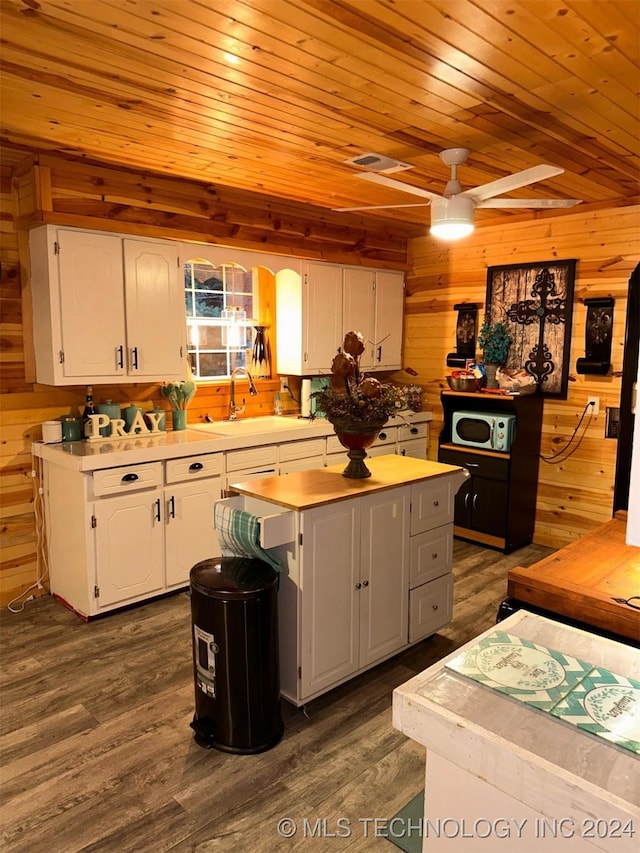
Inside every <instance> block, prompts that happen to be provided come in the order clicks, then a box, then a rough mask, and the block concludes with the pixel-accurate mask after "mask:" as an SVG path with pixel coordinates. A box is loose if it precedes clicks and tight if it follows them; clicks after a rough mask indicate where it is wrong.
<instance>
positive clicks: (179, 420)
mask: <svg viewBox="0 0 640 853" xmlns="http://www.w3.org/2000/svg"><path fill="white" fill-rule="evenodd" d="M171 425H172V426H173V429H174V431H175V430H179V429H186V428H187V410H186V409H172V410H171Z"/></svg>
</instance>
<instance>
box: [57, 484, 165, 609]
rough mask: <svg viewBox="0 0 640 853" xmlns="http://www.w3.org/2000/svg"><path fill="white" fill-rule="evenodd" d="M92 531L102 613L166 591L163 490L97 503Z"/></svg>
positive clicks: (99, 603) (96, 584) (95, 594)
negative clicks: (125, 603) (119, 605)
mask: <svg viewBox="0 0 640 853" xmlns="http://www.w3.org/2000/svg"><path fill="white" fill-rule="evenodd" d="M91 525H92V529H93V531H94V533H95V557H96V565H95V578H96V582H95V586H94V598H95V601H96V604H97V606H98V608H99V609H101V610H102V609H104V608H107V607H112V606H114V605H116V604H122V603H123V602H126V601H129V600H134V599H137V598H140V596H145V597H146V596H148V595H150V594H153V593H155V592H159V591H160V590H161V589H162V588H163V586H164V530H163V525H162V506H161V491H160V490H159V489H150V490H146V491H141V492H134V493H133V494H127V495H124V496H122V497H119V498H106V499H105V500H102V501H97V502H96V503H95V504H94V506H93V513H92V517H91ZM52 591H54V590H53V589H52ZM70 603H73V602H70ZM87 615H90V614H87Z"/></svg>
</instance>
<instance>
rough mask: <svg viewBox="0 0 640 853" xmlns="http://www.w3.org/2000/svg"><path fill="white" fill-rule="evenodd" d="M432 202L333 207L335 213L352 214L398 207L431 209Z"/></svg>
mask: <svg viewBox="0 0 640 853" xmlns="http://www.w3.org/2000/svg"><path fill="white" fill-rule="evenodd" d="M430 203H431V202H428V201H424V202H422V203H418V204H368V205H367V206H366V207H332V208H331V210H332V211H333V212H334V213H351V212H352V211H356V210H393V209H394V208H397V207H429V205H430Z"/></svg>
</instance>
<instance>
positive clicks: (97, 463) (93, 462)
mask: <svg viewBox="0 0 640 853" xmlns="http://www.w3.org/2000/svg"><path fill="white" fill-rule="evenodd" d="M431 419H432V413H431V412H411V411H407V412H402V415H398V416H395V417H393V418H391V419H390V420H389V421H388V423H387V426H396V425H398V426H402V425H404V424H412V423H425V422H428V421H430V420H431ZM250 424H253V425H254V426H255V428H253V427H252V426H250ZM235 426H237V431H236V430H235V429H234V427H235ZM216 429H220V430H224V434H223V433H222V432H220V433H216ZM328 435H333V426H332V425H331V424H330V423H329V422H328V421H327V420H326V419H325V418H315V419H314V420H307V419H305V418H298V417H297V416H295V415H284V416H281V417H278V418H276V417H274V416H265V417H264V418H245V419H238V421H237V422H236V423H235V424H233V423H232V422H229V421H220V422H216V421H214V422H213V423H211V424H193V426H188V427H187V429H185V430H181V431H178V432H174V431H168V432H159V433H146V434H142V435H135V436H127V437H126V438H120V439H116V440H113V439H100V440H98V441H67V442H61V443H59V444H43V443H42V442H34V444H33V452H34V454H35V455H36V456H39V457H40V458H41V459H44V460H46V461H47V462H51V463H53V464H55V465H62V466H64V467H66V468H71V469H72V470H75V471H97V470H100V469H102V468H115V467H117V466H119V465H139V464H140V463H142V462H156V461H164V460H166V459H179V458H180V457H183V456H196V455H198V454H201V453H217V452H219V451H227V450H241V449H243V448H246V447H255V446H257V445H261V444H278V443H281V442H285V441H299V440H302V439H305V438H318V437H322V436H328Z"/></svg>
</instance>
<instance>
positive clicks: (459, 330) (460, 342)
mask: <svg viewBox="0 0 640 853" xmlns="http://www.w3.org/2000/svg"><path fill="white" fill-rule="evenodd" d="M453 310H454V311H457V312H458V320H457V322H456V351H455V352H450V353H449V354H448V355H447V367H466V365H467V362H468V361H475V357H476V329H477V326H478V322H477V320H478V306H477V305H476V303H475V302H461V303H460V304H459V305H454V306H453Z"/></svg>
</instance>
